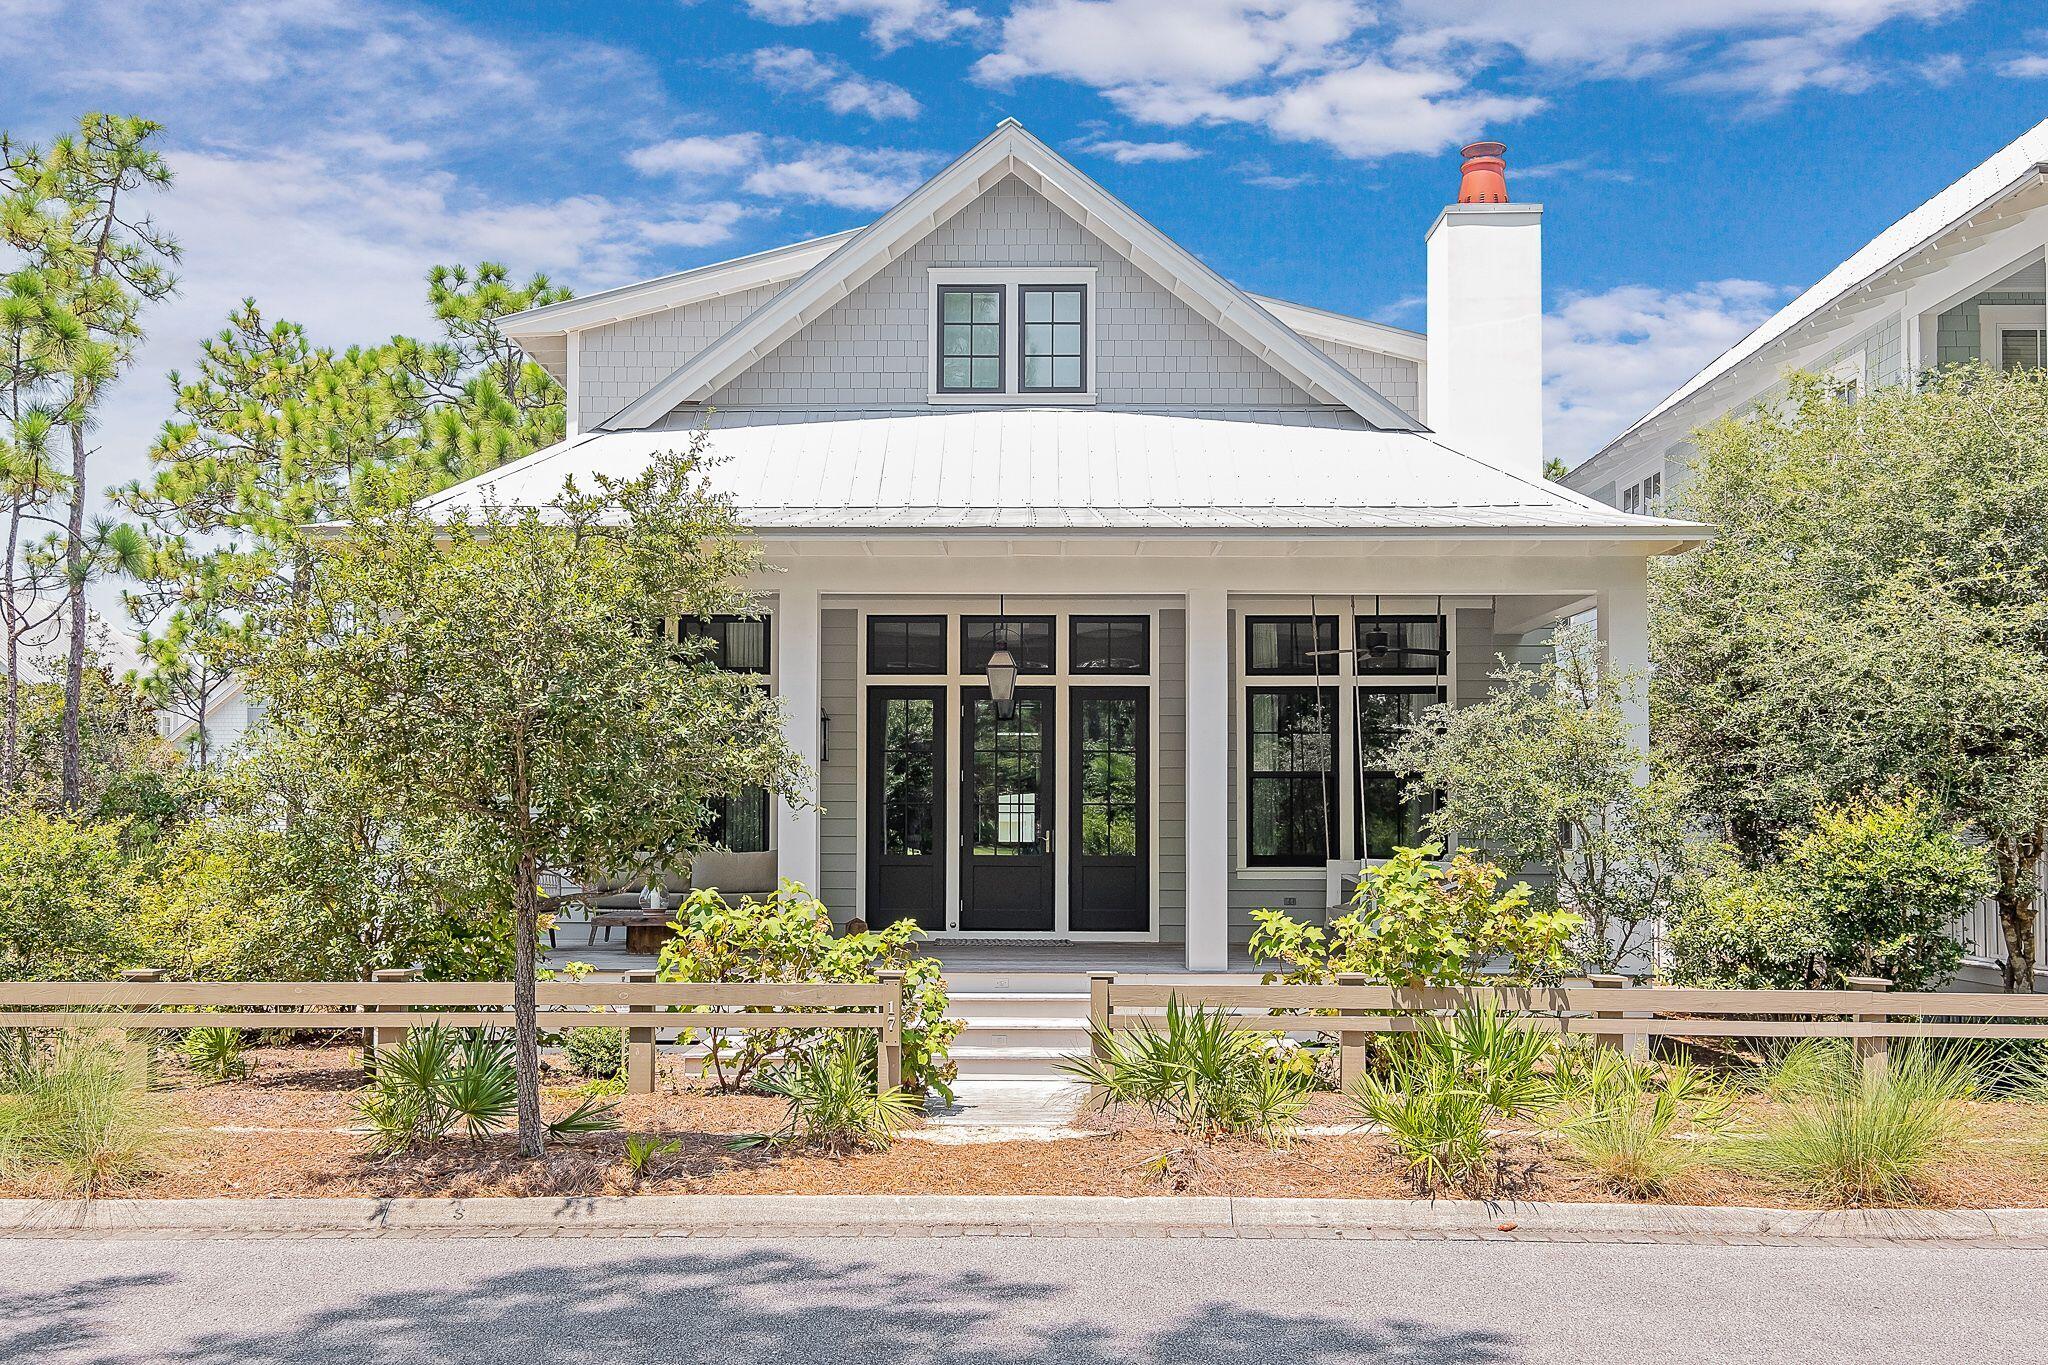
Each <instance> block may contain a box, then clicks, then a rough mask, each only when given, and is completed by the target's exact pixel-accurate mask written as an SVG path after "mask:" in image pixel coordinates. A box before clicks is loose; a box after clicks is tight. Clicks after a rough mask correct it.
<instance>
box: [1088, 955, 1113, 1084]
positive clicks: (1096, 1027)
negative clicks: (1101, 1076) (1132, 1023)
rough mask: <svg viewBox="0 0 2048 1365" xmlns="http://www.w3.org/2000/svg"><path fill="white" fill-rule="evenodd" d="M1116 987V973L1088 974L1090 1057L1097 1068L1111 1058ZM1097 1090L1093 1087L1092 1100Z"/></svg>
mask: <svg viewBox="0 0 2048 1365" xmlns="http://www.w3.org/2000/svg"><path fill="white" fill-rule="evenodd" d="M1114 985H1116V973H1115V972H1090V973H1088V1056H1089V1057H1090V1058H1091V1059H1093V1060H1094V1062H1095V1064H1096V1065H1097V1066H1100V1065H1101V1064H1102V1063H1103V1062H1105V1061H1107V1060H1108V1058H1109V1020H1110V1013H1109V1011H1110V1003H1109V992H1110V988H1111V987H1112V986H1114ZM1096 1089H1099V1087H1091V1093H1090V1098H1091V1099H1092V1098H1094V1094H1093V1091H1094V1090H1096Z"/></svg>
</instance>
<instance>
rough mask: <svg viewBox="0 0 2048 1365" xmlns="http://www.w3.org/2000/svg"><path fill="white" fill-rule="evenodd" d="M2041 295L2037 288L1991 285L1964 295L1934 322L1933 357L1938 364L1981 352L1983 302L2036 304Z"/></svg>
mask: <svg viewBox="0 0 2048 1365" xmlns="http://www.w3.org/2000/svg"><path fill="white" fill-rule="evenodd" d="M2042 300H2043V295H2042V292H2041V291H2040V290H2038V289H1991V290H1986V291H1985V292H1984V293H1982V294H1977V295H1974V296H1972V297H1970V298H1967V299H1964V300H1963V301H1962V302H1961V303H1959V304H1957V305H1956V306H1955V307H1953V308H1951V309H1949V310H1948V311H1947V312H1946V313H1943V314H1942V315H1941V317H1940V318H1939V319H1938V320H1937V321H1936V322H1935V324H1934V358H1935V361H1936V362H1937V363H1938V364H1942V365H1958V364H1961V363H1963V362H1965V361H1970V360H1981V359H1982V358H1983V356H1984V335H1983V329H1982V328H1981V327H1979V325H1978V314H1977V310H1978V309H1979V308H1981V307H1983V306H1984V305H1985V304H1987V303H1990V304H2001V303H2012V304H2032V305H2033V306H2034V307H2036V308H2039V307H2040V306H2041V304H2042Z"/></svg>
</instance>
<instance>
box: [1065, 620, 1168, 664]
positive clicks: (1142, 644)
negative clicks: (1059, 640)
mask: <svg viewBox="0 0 2048 1365" xmlns="http://www.w3.org/2000/svg"><path fill="white" fill-rule="evenodd" d="M1068 634H1069V636H1070V637H1071V638H1070V640H1069V641H1068V644H1067V667H1068V669H1069V670H1070V671H1072V672H1075V673H1147V672H1150V671H1151V668H1152V618H1151V617H1149V616H1075V617H1071V618H1069V625H1068Z"/></svg>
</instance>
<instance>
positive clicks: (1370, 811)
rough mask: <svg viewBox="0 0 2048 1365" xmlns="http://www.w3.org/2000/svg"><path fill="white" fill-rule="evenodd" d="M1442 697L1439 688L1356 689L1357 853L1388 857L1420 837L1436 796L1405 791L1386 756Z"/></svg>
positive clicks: (1401, 776)
mask: <svg viewBox="0 0 2048 1365" xmlns="http://www.w3.org/2000/svg"><path fill="white" fill-rule="evenodd" d="M1443 700H1444V689H1443V688H1441V687H1386V686H1381V687H1361V688H1359V689H1358V808H1357V810H1356V811H1355V812H1354V814H1355V817H1356V818H1355V823H1356V829H1355V830H1354V831H1353V836H1352V837H1353V839H1354V841H1355V842H1356V844H1357V846H1358V849H1359V856H1360V857H1362V858H1389V857H1392V856H1393V853H1394V850H1395V849H1396V848H1414V847H1416V846H1417V845H1418V844H1420V843H1421V842H1422V840H1423V828H1422V822H1423V821H1424V820H1425V819H1426V818H1428V816H1429V813H1430V812H1431V811H1432V810H1434V809H1435V808H1436V800H1435V798H1434V797H1432V796H1410V795H1408V783H1409V777H1408V775H1406V774H1403V773H1399V772H1396V771H1395V770H1394V768H1393V767H1392V766H1391V764H1390V763H1389V761H1388V760H1389V758H1390V757H1391V755H1392V754H1393V751H1394V748H1395V746H1397V745H1398V744H1400V742H1401V740H1402V738H1403V737H1404V736H1405V735H1407V733H1408V732H1409V731H1410V730H1411V729H1413V728H1414V727H1415V724H1416V722H1417V721H1419V720H1421V719H1422V714H1423V712H1424V711H1426V710H1428V709H1429V708H1430V707H1432V706H1434V705H1436V704H1437V703H1439V702H1441V701H1443Z"/></svg>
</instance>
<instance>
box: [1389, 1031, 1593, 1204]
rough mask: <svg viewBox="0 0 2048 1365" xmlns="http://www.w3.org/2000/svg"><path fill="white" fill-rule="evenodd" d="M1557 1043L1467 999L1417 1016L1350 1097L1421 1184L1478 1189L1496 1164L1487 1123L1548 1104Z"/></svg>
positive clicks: (1490, 1179) (1491, 1175)
mask: <svg viewBox="0 0 2048 1365" xmlns="http://www.w3.org/2000/svg"><path fill="white" fill-rule="evenodd" d="M1556 1048H1557V1043H1556V1040H1555V1038H1553V1037H1552V1036H1551V1035H1550V1034H1546V1033H1539V1032H1537V1031H1536V1030H1534V1029H1529V1028H1522V1027H1518V1026H1516V1025H1515V1024H1514V1023H1513V1022H1512V1021H1511V1020H1510V1018H1509V1017H1508V1016H1506V1015H1503V1014H1501V1013H1500V1012H1499V1011H1498V1010H1495V1009H1493V1008H1492V1007H1490V1006H1488V1007H1477V1006H1475V1007H1468V1008H1466V1009H1463V1010H1460V1011H1459V1012H1458V1013H1457V1015H1455V1016H1454V1017H1452V1018H1450V1019H1448V1020H1445V1019H1435V1018H1425V1019H1423V1020H1422V1021H1421V1022H1420V1024H1419V1026H1418V1028H1417V1031H1416V1032H1415V1033H1414V1034H1413V1035H1411V1036H1409V1037H1407V1038H1403V1039H1400V1040H1398V1041H1396V1042H1395V1043H1394V1045H1393V1046H1392V1047H1391V1048H1390V1049H1389V1051H1388V1067H1387V1071H1386V1074H1385V1075H1381V1076H1376V1075H1372V1074H1370V1073H1368V1074H1367V1075H1364V1076H1361V1077H1359V1079H1358V1081H1357V1082H1356V1083H1355V1084H1354V1085H1353V1086H1352V1088H1351V1092H1350V1095H1349V1097H1348V1098H1349V1100H1350V1102H1351V1106H1352V1108H1353V1110H1354V1111H1355V1112H1356V1113H1357V1114H1358V1115H1359V1116H1360V1117H1362V1118H1364V1119H1365V1120H1367V1121H1368V1122H1371V1123H1374V1124H1377V1125H1379V1126H1380V1127H1381V1128H1383V1129H1384V1130H1385V1131H1386V1134H1387V1137H1388V1139H1389V1140H1390V1141H1391V1142H1392V1143H1393V1144H1394V1150H1395V1151H1396V1152H1397V1153H1399V1154H1400V1156H1401V1159H1402V1160H1403V1161H1404V1162H1405V1163H1406V1164H1407V1167H1408V1174H1409V1178H1410V1179H1412V1180H1413V1181H1414V1182H1415V1184H1416V1186H1417V1187H1418V1188H1419V1189H1421V1190H1422V1191H1424V1192H1425V1193H1430V1192H1434V1191H1436V1190H1439V1189H1444V1188H1447V1187H1452V1188H1458V1189H1463V1190H1466V1191H1468V1192H1470V1193H1473V1194H1483V1193H1485V1192H1486V1191H1487V1190H1488V1189H1490V1188H1491V1187H1492V1184H1493V1181H1494V1176H1495V1174H1496V1170H1497V1167H1498V1165H1499V1162H1498V1156H1497V1148H1496V1141H1495V1137H1494V1129H1495V1128H1496V1127H1497V1126H1498V1125H1499V1124H1501V1123H1503V1122H1505V1121H1507V1120H1509V1119H1515V1118H1523V1117H1527V1116H1528V1115H1530V1114H1533V1113H1535V1112H1536V1111H1537V1110H1539V1109H1541V1108H1543V1107H1544V1106H1545V1105H1546V1104H1548V1103H1549V1102H1550V1100H1551V1098H1552V1095H1553V1093H1554V1092H1553V1091H1552V1089H1551V1083H1550V1079H1549V1077H1548V1075H1547V1074H1546V1071H1545V1067H1546V1064H1547V1063H1548V1062H1549V1060H1550V1058H1551V1056H1552V1054H1553V1053H1554V1052H1555V1051H1556Z"/></svg>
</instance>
